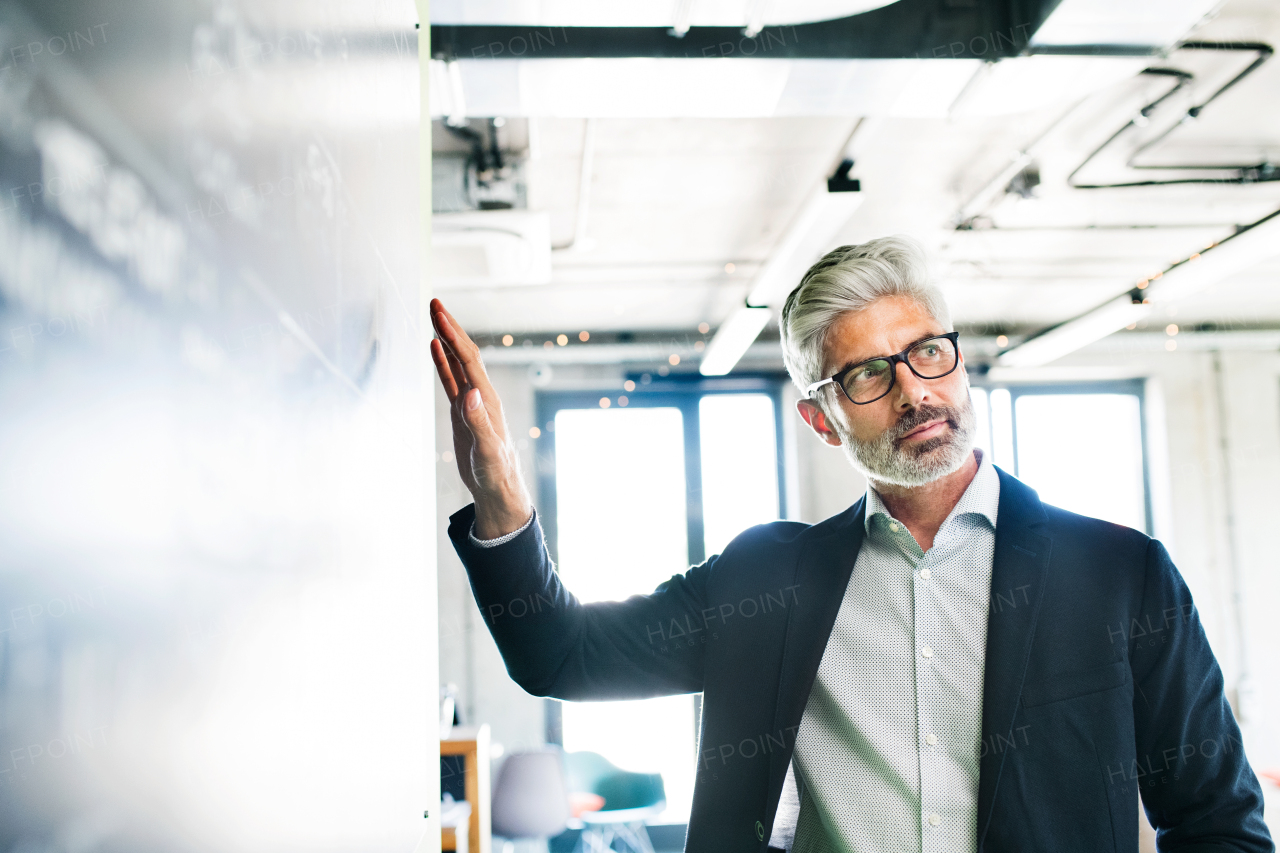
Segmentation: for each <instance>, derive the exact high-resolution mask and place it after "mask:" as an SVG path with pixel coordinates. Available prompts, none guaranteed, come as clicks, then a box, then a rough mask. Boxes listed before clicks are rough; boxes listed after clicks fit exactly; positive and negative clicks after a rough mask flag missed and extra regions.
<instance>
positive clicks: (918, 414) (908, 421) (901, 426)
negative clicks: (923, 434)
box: [893, 405, 960, 447]
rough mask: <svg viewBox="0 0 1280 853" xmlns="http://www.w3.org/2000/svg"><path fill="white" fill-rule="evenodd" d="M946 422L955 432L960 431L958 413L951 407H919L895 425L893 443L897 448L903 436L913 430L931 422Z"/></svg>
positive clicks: (905, 413) (908, 412) (911, 410)
mask: <svg viewBox="0 0 1280 853" xmlns="http://www.w3.org/2000/svg"><path fill="white" fill-rule="evenodd" d="M939 419H941V420H944V421H946V423H947V426H949V427H951V429H953V430H959V428H960V424H959V420H958V413H957V411H956V410H955V409H954V408H952V407H951V406H929V405H924V406H917V407H915V408H914V409H910V410H908V411H906V412H904V413H903V414H902V417H900V418H898V422H897V423H896V424H894V425H893V443H894V446H895V447H896V446H897V445H898V443H899V442H900V441H901V440H902V438H903V436H905V435H906V434H907V433H909V432H911V431H912V430H915V429H919V428H920V427H922V426H924V425H925V424H927V423H929V422H930V421H936V420H939Z"/></svg>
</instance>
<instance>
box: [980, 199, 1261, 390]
mask: <svg viewBox="0 0 1280 853" xmlns="http://www.w3.org/2000/svg"><path fill="white" fill-rule="evenodd" d="M1278 254H1280V211H1277V212H1275V213H1273V214H1271V215H1270V216H1268V217H1266V218H1265V219H1262V220H1260V221H1259V222H1257V223H1256V224H1254V225H1253V226H1251V227H1249V228H1248V229H1246V230H1245V231H1241V232H1239V233H1237V234H1235V235H1234V236H1232V237H1228V238H1227V239H1225V240H1223V241H1221V242H1220V243H1217V244H1216V245H1214V246H1212V247H1210V248H1208V249H1205V250H1204V251H1202V252H1198V253H1196V254H1193V255H1191V256H1190V257H1189V258H1187V259H1186V260H1184V261H1179V262H1178V263H1176V264H1174V265H1173V266H1172V267H1170V268H1169V269H1167V270H1165V271H1164V272H1163V273H1161V274H1160V275H1159V276H1158V277H1156V278H1153V279H1152V280H1151V282H1150V284H1149V286H1148V287H1147V288H1146V290H1145V291H1143V295H1144V297H1145V299H1146V300H1147V304H1142V303H1139V304H1135V303H1134V302H1133V300H1132V299H1131V298H1130V297H1129V295H1128V294H1126V295H1124V296H1118V297H1116V298H1115V299H1113V300H1112V301H1110V302H1108V303H1106V304H1105V305H1102V306H1100V307H1098V308H1095V309H1093V310H1092V311H1090V312H1088V313H1087V314H1084V315H1082V316H1080V317H1077V318H1076V319H1074V320H1071V321H1069V322H1066V323H1063V324H1062V325H1061V326H1058V327H1056V328H1054V329H1050V330H1049V331H1048V332H1045V333H1044V334H1043V335H1039V336H1037V337H1034V338H1031V339H1030V340H1028V341H1027V342H1025V343H1023V344H1020V345H1018V346H1016V347H1014V348H1013V349H1011V350H1008V351H1006V352H1005V353H1004V354H1003V355H1001V356H1000V358H999V359H997V361H996V363H997V364H998V365H1000V366H1001V367H1036V366H1039V365H1041V364H1048V363H1049V362H1051V361H1053V360H1055V359H1058V358H1061V357H1062V356H1064V355H1066V354H1068V353H1071V352H1074V351H1076V350H1078V349H1080V348H1081V347H1084V346H1088V345H1089V344H1091V343H1093V342H1094V341H1097V340H1101V339H1102V338H1104V337H1106V336H1107V335H1109V334H1111V333H1112V332H1115V331H1118V330H1120V329H1122V328H1124V327H1125V326H1128V325H1129V324H1130V323H1134V322H1136V321H1138V320H1139V319H1141V318H1142V317H1144V316H1146V315H1147V314H1148V313H1149V312H1150V311H1151V309H1152V307H1153V305H1155V304H1159V303H1162V302H1172V301H1175V300H1178V299H1182V298H1184V297H1187V296H1191V295H1192V294H1194V293H1199V292H1200V291H1203V290H1205V289H1207V288H1209V287H1212V286H1213V285H1215V284H1217V283H1218V282H1220V281H1222V280H1223V279H1225V278H1228V277H1229V276H1232V275H1235V274H1236V273H1239V272H1244V271H1245V270H1247V269H1249V268H1251V267H1254V266H1256V265H1257V264H1259V263H1260V262H1262V261H1265V260H1267V259H1268V258H1272V257H1275V256H1276V255H1278Z"/></svg>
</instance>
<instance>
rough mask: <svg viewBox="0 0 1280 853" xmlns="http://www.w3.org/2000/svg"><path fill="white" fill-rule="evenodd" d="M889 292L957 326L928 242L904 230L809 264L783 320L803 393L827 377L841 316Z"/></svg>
mask: <svg viewBox="0 0 1280 853" xmlns="http://www.w3.org/2000/svg"><path fill="white" fill-rule="evenodd" d="M886 296H905V297H907V298H908V299H913V300H915V301H916V302H917V303H918V304H919V305H920V306H921V307H923V308H924V309H925V310H926V311H928V312H929V314H930V315H932V316H933V319H935V320H937V321H938V322H939V323H941V324H942V327H943V329H944V330H945V331H948V332H950V331H953V328H952V325H951V311H950V310H949V309H948V308H947V302H946V299H944V298H943V296H942V291H940V290H939V289H938V287H937V285H935V284H934V283H933V282H932V280H931V278H930V275H929V261H928V258H927V257H926V255H925V251H924V247H923V246H922V245H920V243H919V242H918V241H916V240H914V239H912V238H911V237H906V236H903V235H901V234H899V235H895V236H893V237H881V238H880V239H878V240H872V241H870V242H869V243H862V244H860V245H857V246H841V247H840V248H838V249H833V250H832V251H830V252H828V253H827V254H826V255H824V256H823V258H822V260H820V261H818V262H817V263H816V264H814V265H813V266H811V267H809V271H808V272H806V273H805V274H804V278H802V279H800V284H799V285H797V286H796V289H795V290H793V291H791V295H790V296H788V297H787V301H786V304H785V305H783V306H782V318H781V320H780V321H779V323H778V327H779V331H780V332H781V333H782V359H783V361H784V362H785V363H786V366H787V372H788V373H789V374H791V381H792V382H794V383H795V384H796V386H797V387H799V389H800V392H801V393H802V394H803V393H804V389H805V388H807V387H808V386H809V385H811V384H813V383H814V382H817V381H819V380H820V379H825V378H826V377H824V376H822V375H821V373H822V369H823V363H822V362H823V351H824V349H825V347H826V341H827V332H828V331H829V330H830V329H831V327H832V326H833V325H834V324H835V322H836V320H837V319H838V318H839V317H840V316H841V315H843V314H847V313H849V312H850V311H861V310H862V309H864V308H866V307H868V306H869V305H871V303H873V302H875V301H876V300H878V299H883V298H884V297H886Z"/></svg>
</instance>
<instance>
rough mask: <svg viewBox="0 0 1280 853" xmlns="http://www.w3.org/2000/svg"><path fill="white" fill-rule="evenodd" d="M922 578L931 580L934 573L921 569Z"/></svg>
mask: <svg viewBox="0 0 1280 853" xmlns="http://www.w3.org/2000/svg"><path fill="white" fill-rule="evenodd" d="M920 577H922V578H924V579H925V580H928V579H929V578H931V577H933V572H931V571H929V570H928V569H921V570H920Z"/></svg>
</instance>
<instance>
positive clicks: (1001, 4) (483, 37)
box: [431, 0, 1058, 60]
mask: <svg viewBox="0 0 1280 853" xmlns="http://www.w3.org/2000/svg"><path fill="white" fill-rule="evenodd" d="M1057 3H1058V0H1028V2H1025V3H1022V4H1015V3H1010V2H1008V0H977V2H974V3H973V4H972V5H969V4H963V5H962V4H958V3H956V2H955V0H898V2H896V3H890V4H889V5H887V6H883V7H881V8H878V9H873V10H871V11H869V12H863V13H861V14H857V15H850V16H848V17H845V18H837V19H834V20H830V21H821V22H817V23H809V24H796V25H789V26H764V27H761V28H760V30H758V31H757V32H756V33H755V35H754V36H752V35H750V34H744V32H743V30H742V29H741V28H740V27H689V28H688V29H687V30H686V31H685V32H684V34H683V36H680V35H677V34H676V31H675V29H674V28H668V27H529V26H514V25H454V24H436V25H433V26H432V27H431V45H432V49H433V50H434V51H435V56H434V58H436V59H451V58H458V59H482V58H484V59H511V58H524V59H579V58H585V57H614V58H619V57H653V58H663V57H665V58H673V59H688V58H703V57H726V56H738V57H754V58H757V59H931V58H946V59H986V60H996V59H1000V58H1002V57H1006V56H1017V55H1019V54H1021V53H1022V52H1023V51H1024V50H1025V49H1026V48H1027V46H1028V44H1029V41H1030V38H1031V34H1032V33H1033V32H1035V30H1036V28H1037V27H1039V25H1040V23H1041V22H1043V21H1044V20H1045V18H1046V17H1048V15H1049V13H1050V12H1051V11H1052V10H1053V8H1054V6H1056V5H1057ZM1018 6H1021V7H1022V8H1020V9H1019V8H1016V7H1018ZM761 20H763V15H761ZM750 28H751V23H750V22H749V23H748V29H750Z"/></svg>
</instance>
